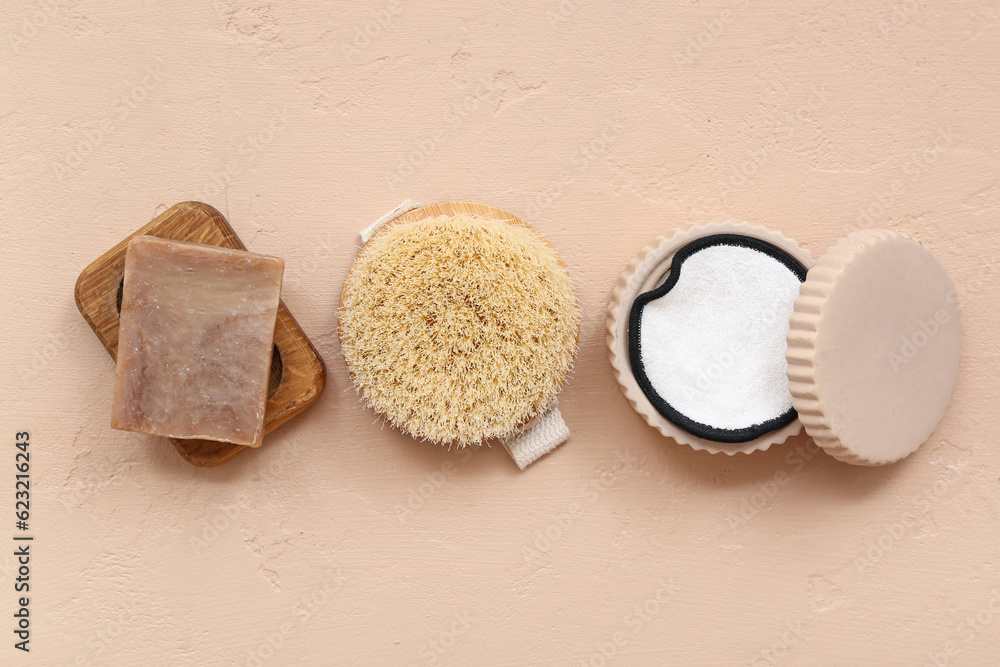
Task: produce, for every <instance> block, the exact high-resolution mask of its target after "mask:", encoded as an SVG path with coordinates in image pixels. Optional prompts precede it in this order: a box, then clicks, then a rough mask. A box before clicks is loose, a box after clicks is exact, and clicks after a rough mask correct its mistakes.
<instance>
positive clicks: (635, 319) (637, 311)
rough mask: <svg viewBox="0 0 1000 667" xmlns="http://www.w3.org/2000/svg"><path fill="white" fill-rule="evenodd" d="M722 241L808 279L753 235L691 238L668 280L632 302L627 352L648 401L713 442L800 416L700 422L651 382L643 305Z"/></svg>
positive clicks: (743, 437)
mask: <svg viewBox="0 0 1000 667" xmlns="http://www.w3.org/2000/svg"><path fill="white" fill-rule="evenodd" d="M722 245H725V246H736V247H739V248H749V249H750V250H757V251H758V252H762V253H764V254H765V255H768V256H769V257H772V258H774V259H775V260H777V261H778V262H780V263H781V264H783V265H784V266H785V267H786V268H787V269H788V270H789V271H791V272H792V273H793V274H795V277H796V278H798V279H799V282H800V283H801V282H805V280H806V273H807V270H806V267H805V266H803V265H802V263H801V262H799V261H798V260H797V259H795V258H794V257H792V256H791V255H789V254H788V253H787V252H785V251H784V250H782V249H781V248H778V247H776V246H773V245H771V244H770V243H768V242H766V241H762V240H760V239H757V238H754V237H752V236H743V235H741V234H713V235H711V236H705V237H702V238H700V239H697V240H695V241H692V242H691V243H689V244H687V245H686V246H684V247H683V248H681V249H680V250H678V251H677V252H676V253H674V258H673V261H672V262H671V266H670V275H669V276H667V279H666V281H664V283H663V284H662V285H660V286H659V287H656V288H655V289H652V290H650V291H649V292H645V293H644V294H640V295H639V296H637V297H636V299H635V301H634V302H633V303H632V310H631V312H630V313H629V327H628V346H629V350H628V352H629V361H630V362H631V364H632V374H633V375H634V376H635V379H636V381H637V382H638V383H639V387H640V388H641V389H642V393H644V394H645V395H646V398H648V399H649V402H650V403H652V404H653V407H654V408H656V411H657V412H659V413H660V414H661V415H663V416H664V417H665V418H666V419H667V420H668V421H670V422H671V423H672V424H674V425H675V426H679V427H680V428H682V429H684V430H685V431H687V432H688V433H690V434H692V435H695V436H697V437H699V438H703V439H705V440H712V441H713V442H724V443H728V444H737V443H742V442H750V441H751V440H756V439H757V438H759V437H761V436H762V435H765V434H767V433H770V432H771V431H776V430H778V429H779V428H781V427H783V426H787V425H788V424H791V423H792V422H793V421H795V420H796V419H797V418H798V413H796V412H795V409H794V408H789V409H788V411H787V412H785V414H783V415H781V416H780V417H775V418H774V419H769V420H767V421H765V422H762V423H760V424H754V425H753V426H748V427H745V428H735V429H729V428H717V427H715V426H709V425H707V424H702V423H701V422H697V421H695V420H693V419H691V418H690V417H687V416H685V415H684V414H682V413H681V412H679V411H678V410H677V409H676V408H674V407H673V406H672V405H670V404H669V403H667V402H666V401H665V400H664V399H663V397H662V396H660V395H659V394H658V393H657V392H656V390H655V389H654V388H653V385H652V383H650V381H649V378H648V377H647V376H646V369H645V367H644V366H643V363H642V354H641V353H640V350H641V347H640V332H639V328H640V325H641V322H642V309H643V308H644V307H645V305H646V304H647V303H649V302H650V301H654V300H656V299H659V298H660V297H661V296H663V295H664V294H666V293H667V292H669V291H670V290H671V289H673V287H674V285H676V284H677V280H678V279H679V278H680V275H681V269H682V267H683V266H684V262H685V261H686V260H687V259H688V258H689V257H691V256H692V255H694V254H695V253H697V252H700V251H702V250H705V249H706V248H711V247H714V246H722Z"/></svg>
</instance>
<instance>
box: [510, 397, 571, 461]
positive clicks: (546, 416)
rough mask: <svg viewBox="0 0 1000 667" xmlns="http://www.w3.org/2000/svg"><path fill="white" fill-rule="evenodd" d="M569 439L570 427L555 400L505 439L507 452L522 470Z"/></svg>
mask: <svg viewBox="0 0 1000 667" xmlns="http://www.w3.org/2000/svg"><path fill="white" fill-rule="evenodd" d="M568 439H569V427H568V426H566V422H565V421H563V418H562V413H561V412H559V408H558V407H557V406H556V403H555V402H553V404H552V405H551V406H549V408H548V410H546V411H545V412H543V413H542V414H540V415H539V416H538V417H536V418H535V419H532V420H531V421H530V422H528V425H527V427H526V428H525V429H524V430H522V431H521V432H520V433H516V434H515V435H513V436H511V437H510V438H507V439H505V440H503V441H502V442H503V446H504V447H505V448H506V449H507V453H508V454H510V457H511V458H512V459H514V463H516V464H517V467H518V468H520V469H521V470H524V469H525V468H527V467H528V466H529V465H531V464H532V463H534V462H535V461H537V460H538V459H540V458H541V457H543V456H545V455H546V454H548V453H549V452H551V451H552V450H553V449H555V448H556V447H558V446H559V445H561V444H562V443H564V442H566V441H567V440H568Z"/></svg>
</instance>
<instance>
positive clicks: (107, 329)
mask: <svg viewBox="0 0 1000 667" xmlns="http://www.w3.org/2000/svg"><path fill="white" fill-rule="evenodd" d="M141 235H150V236H157V237H159V238H164V239H175V240H178V241H192V242H195V243H206V244H209V245H215V246H221V247H223V248H234V249H237V250H246V249H247V248H246V246H245V245H243V243H242V242H241V241H240V239H239V237H238V236H236V232H234V231H233V228H232V227H230V226H229V223H228V222H226V219H225V218H224V217H222V214H221V213H219V212H218V211H217V210H215V209H214V208H213V207H211V206H209V205H208V204H202V203H201V202H193V201H188V202H181V203H180V204H176V205H174V206H171V207H170V208H169V209H167V210H166V211H164V212H163V213H162V214H160V215H158V216H157V217H156V218H154V219H153V220H152V222H150V223H149V224H147V225H146V226H145V227H142V228H141V229H139V230H138V231H136V232H135V233H134V234H132V235H130V236H129V237H128V238H126V239H124V240H123V241H121V243H119V244H118V245H116V246H115V247H114V248H112V249H111V250H109V251H108V252H106V253H105V254H103V255H102V256H101V257H100V258H98V259H97V260H96V261H94V262H93V263H92V264H91V265H90V266H88V267H87V268H86V269H84V270H83V273H81V274H80V277H79V278H78V279H77V281H76V290H75V296H76V306H77V308H79V309H80V314H81V315H83V318H84V319H85V320H87V323H88V324H89V325H90V327H91V328H92V329H93V330H94V333H96V334H97V337H98V338H99V339H100V341H101V343H103V344H104V347H105V349H107V351H108V354H110V355H111V358H112V359H116V358H117V353H118V314H119V310H120V309H121V298H122V280H123V275H124V272H125V248H126V246H128V242H129V241H130V240H131V239H132V237H134V236H141ZM325 383H326V367H325V366H324V365H323V359H322V358H320V356H319V353H318V352H317V351H316V348H314V347H313V346H312V343H310V342H309V339H308V338H306V335H305V333H304V332H303V331H302V329H301V328H300V327H299V325H298V323H297V322H296V321H295V318H294V317H292V314H291V313H290V312H289V311H288V308H286V307H285V304H284V303H283V302H279V304H278V320H277V322H276V324H275V328H274V352H273V356H272V358H271V377H270V382H269V384H268V391H267V408H266V413H265V415H264V433H265V435H266V434H268V433H270V432H271V431H273V430H274V429H276V428H278V427H279V426H281V425H282V424H284V423H285V422H287V421H288V420H289V419H291V418H292V417H294V416H296V415H297V414H299V413H300V412H302V411H303V410H305V409H306V408H308V407H309V406H310V405H312V404H313V403H314V402H315V401H316V399H317V398H319V395H320V394H321V393H322V392H323V386H324V384H325ZM170 442H172V443H173V445H174V448H175V449H176V450H177V452H178V453H179V454H180V455H181V456H182V457H184V459H185V460H186V461H188V462H189V463H191V464H193V465H196V466H198V467H201V468H210V467H213V466H217V465H221V464H223V463H225V462H226V461H228V460H230V459H231V458H233V457H234V456H236V455H237V454H239V453H240V452H242V451H243V450H244V449H247V447H246V446H245V445H234V444H231V443H227V442H216V441H212V440H183V439H179V438H170Z"/></svg>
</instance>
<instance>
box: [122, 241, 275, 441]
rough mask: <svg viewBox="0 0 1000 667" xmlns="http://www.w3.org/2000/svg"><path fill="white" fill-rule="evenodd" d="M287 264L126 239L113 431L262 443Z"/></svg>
mask: <svg viewBox="0 0 1000 667" xmlns="http://www.w3.org/2000/svg"><path fill="white" fill-rule="evenodd" d="M284 266H285V263H284V261H283V260H280V259H275V258H273V257H265V256H263V255H256V254H253V253H249V252H246V251H243V250H231V249H229V248H219V247H216V246H209V245H203V244H200V243H187V242H184V241H173V240H168V239H161V238H156V237H153V236H137V237H135V238H134V239H132V240H131V241H130V242H129V244H128V250H127V251H126V254H125V285H124V289H123V293H122V307H121V320H120V324H119V330H118V366H117V369H116V372H115V394H114V403H113V405H112V409H111V426H112V428H116V429H121V430H125V431H139V432H141V433H150V434H153V435H164V436H168V437H172V438H197V439H203V440H219V441H222V442H231V443H235V444H239V445H249V446H251V447H259V446H260V444H261V440H262V439H263V437H264V407H265V404H266V403H267V383H268V376H269V374H270V367H271V350H272V348H273V343H274V325H275V320H276V318H277V313H278V298H279V295H280V293H281V276H282V272H283V271H284Z"/></svg>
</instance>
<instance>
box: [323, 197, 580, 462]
mask: <svg viewBox="0 0 1000 667" xmlns="http://www.w3.org/2000/svg"><path fill="white" fill-rule="evenodd" d="M403 210H404V211H405V212H402V213H400V214H398V215H396V217H394V218H392V219H390V220H388V221H387V222H384V224H382V225H381V227H380V228H378V229H377V230H374V232H373V233H372V235H371V237H370V238H369V239H367V242H366V243H365V245H364V247H363V248H362V250H361V252H360V254H359V255H358V257H357V259H356V260H355V261H354V264H353V265H352V266H351V269H350V272H349V273H348V275H347V279H346V280H345V282H344V288H343V291H342V293H341V301H340V326H339V330H340V341H341V346H342V348H343V352H344V359H345V360H346V362H347V367H348V369H349V370H350V373H351V378H352V380H353V381H354V385H355V387H356V389H357V390H358V392H359V393H360V394H361V396H362V397H363V399H364V400H365V402H367V403H368V404H369V405H370V406H371V407H372V408H374V409H375V410H376V411H377V412H378V413H380V414H381V415H383V416H384V417H385V418H386V419H387V420H388V421H389V422H390V423H392V424H393V425H394V426H396V427H398V428H399V429H401V430H403V431H405V432H406V433H409V434H410V435H412V436H414V437H416V438H420V439H426V440H430V441H432V442H436V443H440V444H445V445H449V446H451V445H455V446H459V447H462V446H465V445H473V444H481V443H483V442H484V441H486V440H489V439H492V438H500V439H505V438H511V437H512V436H516V435H518V434H523V433H524V431H525V428H526V427H529V426H531V427H537V428H541V429H542V431H546V429H548V430H551V429H552V428H556V427H553V425H552V424H551V423H546V424H542V423H539V422H538V421H537V419H538V418H539V417H540V415H543V413H545V412H546V410H547V408H549V407H550V405H551V404H553V401H554V399H555V397H556V395H557V394H558V393H559V390H560V388H561V387H562V384H563V381H564V380H565V379H566V376H567V375H568V373H569V370H570V367H571V365H572V362H573V357H574V355H575V353H576V347H577V337H578V333H579V323H580V314H579V307H578V304H577V301H576V296H575V294H574V292H573V285H572V281H571V280H570V276H569V273H568V271H567V269H566V266H565V264H564V263H563V262H562V260H561V259H560V257H559V255H558V253H557V252H556V251H555V249H554V248H553V247H552V246H551V245H550V244H549V243H548V242H547V241H546V240H545V239H544V238H543V237H542V236H541V234H539V233H538V232H537V231H535V230H534V229H533V228H531V227H530V226H528V225H527V224H526V223H524V222H523V221H522V220H520V219H519V218H517V217H516V216H514V215H512V214H510V213H507V212H505V211H501V210H499V209H496V208H492V207H489V206H483V205H481V204H471V203H451V202H449V203H444V204H434V205H430V206H420V207H418V208H414V209H412V210H405V209H403ZM371 231H372V230H366V232H371ZM364 236H365V234H363V238H364ZM556 416H558V413H557V412H556ZM532 420H536V422H534V423H532V424H530V425H529V422H532ZM562 429H564V426H562V427H560V428H557V430H562ZM546 432H548V431H546ZM535 435H536V436H539V435H540V432H537V431H536V433H535ZM551 435H552V434H551V433H549V436H551ZM537 444H538V443H537V442H535V443H534V444H532V445H530V447H537ZM556 444H558V443H556ZM508 449H510V447H508ZM546 451H547V450H546ZM513 453H514V452H512V454H513ZM542 453H544V452H542ZM535 458H537V456H535ZM515 460H517V461H518V464H519V465H521V464H522V463H523V461H522V460H518V456H517V455H515ZM532 460H533V459H532ZM528 462H530V461H528ZM524 464H525V465H526V463H524ZM522 467H523V465H522Z"/></svg>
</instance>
